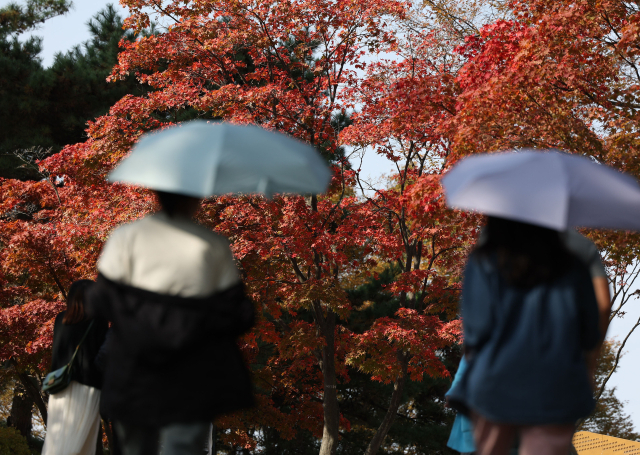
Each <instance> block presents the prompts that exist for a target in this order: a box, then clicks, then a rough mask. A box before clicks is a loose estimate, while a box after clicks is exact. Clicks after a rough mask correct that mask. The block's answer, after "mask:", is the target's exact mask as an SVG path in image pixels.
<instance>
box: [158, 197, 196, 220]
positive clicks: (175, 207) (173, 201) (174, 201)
mask: <svg viewBox="0 0 640 455" xmlns="http://www.w3.org/2000/svg"><path fill="white" fill-rule="evenodd" d="M155 193H156V195H157V196H158V202H160V206H161V207H162V210H163V211H164V212H165V213H166V214H167V215H169V216H170V217H173V216H175V215H176V213H179V212H180V208H181V207H184V206H185V205H187V204H189V203H190V202H192V201H195V200H199V199H198V198H195V197H191V196H185V195H184V194H176V193H167V192H166V191H156V192H155Z"/></svg>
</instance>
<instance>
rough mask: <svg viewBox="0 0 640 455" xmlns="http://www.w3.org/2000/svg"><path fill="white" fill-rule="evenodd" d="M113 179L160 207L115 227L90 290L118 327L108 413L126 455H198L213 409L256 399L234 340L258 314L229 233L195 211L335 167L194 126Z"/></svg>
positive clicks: (160, 140) (279, 140) (245, 130)
mask: <svg viewBox="0 0 640 455" xmlns="http://www.w3.org/2000/svg"><path fill="white" fill-rule="evenodd" d="M257 152H260V153H259V154H258V153H257ZM283 169H284V171H285V172H284V173H283V171H282V170H283ZM289 172H292V173H293V174H294V175H288V173H289ZM109 179H110V180H111V181H118V182H126V183H134V184H138V185H143V186H146V187H148V188H151V189H153V190H154V191H155V194H156V196H157V198H158V201H159V203H160V206H161V210H160V212H158V213H155V214H152V215H149V216H146V217H144V218H142V219H140V220H138V221H134V222H132V223H130V224H127V225H124V226H121V227H119V228H118V229H116V230H115V231H114V232H113V233H112V234H111V236H110V237H109V239H108V240H107V242H106V244H105V245H104V248H103V250H102V253H101V255H100V258H99V261H98V271H99V275H98V279H97V283H96V285H95V286H93V287H92V288H91V289H90V290H89V292H88V294H87V300H88V302H89V304H90V306H91V308H92V310H93V312H94V313H95V314H99V315H102V316H103V317H105V318H106V319H108V320H109V321H111V323H112V328H111V332H110V335H109V344H108V346H107V355H106V372H105V378H104V384H103V389H102V396H101V412H102V413H103V415H106V416H107V417H108V418H109V419H111V420H112V421H113V422H114V427H115V431H116V433H117V436H118V440H119V443H120V446H121V450H122V453H123V454H124V455H147V454H157V453H158V449H159V448H161V449H162V453H163V455H173V454H176V455H177V454H180V455H186V454H200V453H202V448H203V447H204V446H205V442H206V439H207V437H208V434H209V432H210V422H211V421H212V420H213V419H214V418H215V417H216V416H218V415H220V414H222V413H226V412H231V411H234V410H237V409H241V408H246V407H248V406H251V405H252V404H253V397H252V393H251V383H250V378H249V373H248V370H247V368H246V367H245V365H244V362H243V359H242V356H241V353H240V351H239V349H238V346H237V344H236V338H237V337H238V336H239V335H240V334H242V333H243V332H245V331H247V330H248V329H249V328H251V327H252V325H253V321H254V313H253V304H252V303H251V302H250V301H249V300H248V299H247V298H246V296H245V293H244V289H243V285H242V283H241V281H240V276H239V273H238V270H237V268H236V265H235V262H234V258H233V255H232V253H231V250H230V248H229V244H228V241H227V239H225V238H224V237H222V236H220V235H218V234H215V233H214V232H212V231H210V230H208V229H206V228H205V227H203V226H201V225H198V224H197V223H195V222H194V221H193V219H192V218H193V216H194V214H195V212H196V211H197V209H198V207H199V205H200V202H201V200H202V198H204V197H207V196H210V195H214V194H228V193H248V192H253V193H262V194H266V195H269V196H270V195H271V194H273V193H274V192H282V191H288V192H291V191H299V192H306V191H318V190H320V191H322V190H324V189H325V188H326V186H327V184H328V182H329V179H330V174H329V172H328V170H327V169H326V166H325V165H324V163H322V159H321V158H320V157H318V156H317V154H316V152H315V151H314V150H313V149H312V148H311V147H308V146H306V145H304V144H302V143H299V142H298V141H295V140H293V139H290V138H288V137H285V136H284V135H282V134H277V133H271V132H268V131H266V130H263V129H260V128H257V127H251V126H244V127H243V126H238V125H229V124H224V123H211V124H209V123H207V122H198V121H196V122H188V123H185V124H179V125H176V126H173V127H170V128H167V129H165V130H163V131H161V132H159V133H151V134H148V135H146V136H144V137H143V139H142V140H141V141H140V142H139V143H138V145H137V146H136V147H135V148H134V150H133V151H132V153H131V155H130V156H129V157H128V158H126V159H125V160H124V161H123V162H122V163H121V164H120V165H119V166H118V167H117V168H116V169H115V170H114V171H113V172H112V173H111V174H110V176H109Z"/></svg>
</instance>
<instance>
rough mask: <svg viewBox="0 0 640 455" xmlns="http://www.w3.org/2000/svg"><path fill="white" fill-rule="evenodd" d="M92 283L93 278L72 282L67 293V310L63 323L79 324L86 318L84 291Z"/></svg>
mask: <svg viewBox="0 0 640 455" xmlns="http://www.w3.org/2000/svg"><path fill="white" fill-rule="evenodd" d="M91 284H93V281H91V280H78V281H74V282H73V283H72V284H71V287H70V288H69V292H68V293H67V311H66V312H65V313H64V317H63V318H62V323H63V324H77V323H78V322H82V321H83V320H84V292H85V291H86V290H87V288H88V287H89V285H91Z"/></svg>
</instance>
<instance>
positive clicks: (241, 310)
mask: <svg viewBox="0 0 640 455" xmlns="http://www.w3.org/2000/svg"><path fill="white" fill-rule="evenodd" d="M218 297H219V300H218V301H219V305H220V306H219V308H216V313H218V314H217V316H220V315H221V313H226V315H228V316H230V317H228V318H216V319H217V320H218V321H219V322H221V323H222V324H221V326H220V327H218V331H222V332H223V333H225V334H226V335H229V336H240V335H242V334H243V333H245V332H247V331H248V330H249V329H251V328H252V327H253V326H254V325H255V310H254V307H253V302H252V301H251V299H249V297H247V295H246V293H245V290H244V285H243V284H242V283H241V282H240V283H238V284H236V285H234V286H232V287H230V288H229V289H226V290H224V291H222V292H220V293H219V294H218ZM223 321H225V322H223ZM218 333H220V332H218Z"/></svg>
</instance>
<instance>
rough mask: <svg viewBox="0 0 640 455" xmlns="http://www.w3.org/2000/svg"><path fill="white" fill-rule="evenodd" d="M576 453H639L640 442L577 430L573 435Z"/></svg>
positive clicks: (601, 454)
mask: <svg viewBox="0 0 640 455" xmlns="http://www.w3.org/2000/svg"><path fill="white" fill-rule="evenodd" d="M573 446H574V447H575V448H576V451H577V452H578V455H609V454H612V455H614V454H615V455H640V442H635V441H627V440H626V439H620V438H614V437H613V436H605V435H603V434H597V433H591V432H589V431H579V432H577V433H576V434H575V435H573Z"/></svg>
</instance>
